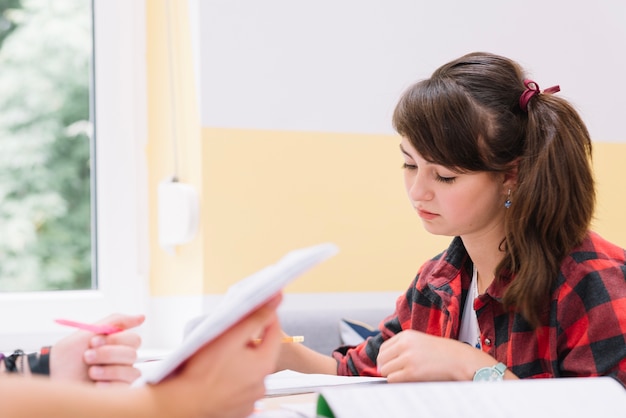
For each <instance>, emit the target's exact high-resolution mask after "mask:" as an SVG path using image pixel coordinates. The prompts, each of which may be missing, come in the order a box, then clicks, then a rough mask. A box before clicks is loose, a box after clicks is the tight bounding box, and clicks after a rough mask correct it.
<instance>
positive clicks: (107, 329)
mask: <svg viewBox="0 0 626 418" xmlns="http://www.w3.org/2000/svg"><path fill="white" fill-rule="evenodd" d="M54 322H56V323H57V324H61V325H67V326H68V327H74V328H78V329H83V330H85V331H91V332H95V333H96V334H104V335H108V334H115V333H116V332H120V331H123V329H122V328H119V327H115V326H113V325H98V324H85V323H82V322H76V321H70V320H69V319H55V320H54Z"/></svg>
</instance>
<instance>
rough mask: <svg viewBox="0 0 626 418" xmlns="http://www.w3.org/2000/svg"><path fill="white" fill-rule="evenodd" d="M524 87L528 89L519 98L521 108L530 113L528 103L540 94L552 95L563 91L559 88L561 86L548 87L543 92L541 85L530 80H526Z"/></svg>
mask: <svg viewBox="0 0 626 418" xmlns="http://www.w3.org/2000/svg"><path fill="white" fill-rule="evenodd" d="M524 86H525V87H526V90H524V92H523V93H522V95H521V96H520V97H519V107H521V108H522V110H523V111H524V112H527V111H528V102H529V101H530V99H532V98H533V97H534V96H535V95H537V94H539V93H550V94H551V93H557V92H559V91H561V87H559V86H552V87H548V88H547V89H545V90H544V91H541V90H540V89H539V85H538V84H537V83H535V82H534V81H532V80H528V79H526V80H524Z"/></svg>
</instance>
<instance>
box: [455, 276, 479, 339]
mask: <svg viewBox="0 0 626 418" xmlns="http://www.w3.org/2000/svg"><path fill="white" fill-rule="evenodd" d="M477 297H478V274H477V273H476V267H474V271H473V272H472V283H471V284H470V288H469V294H468V295H467V300H466V301H465V306H464V307H463V315H462V316H461V331H460V332H459V341H462V342H464V343H467V344H469V345H471V346H474V347H476V348H480V327H479V326H478V318H477V317H476V311H475V310H474V299H476V298H477Z"/></svg>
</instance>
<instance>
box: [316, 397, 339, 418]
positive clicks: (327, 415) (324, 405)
mask: <svg viewBox="0 0 626 418" xmlns="http://www.w3.org/2000/svg"><path fill="white" fill-rule="evenodd" d="M317 418H335V415H334V414H333V411H331V410H330V406H329V405H328V402H326V399H324V397H323V396H322V395H319V396H318V397H317Z"/></svg>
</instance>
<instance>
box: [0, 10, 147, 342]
mask: <svg viewBox="0 0 626 418" xmlns="http://www.w3.org/2000/svg"><path fill="white" fill-rule="evenodd" d="M85 2H86V3H89V1H88V0H85ZM5 3H10V2H5ZM23 3H24V4H27V3H28V6H29V7H35V6H37V5H41V7H43V6H44V5H52V4H54V5H55V7H60V6H59V4H60V2H56V1H55V2H50V1H35V0H30V1H26V0H23ZM0 4H2V3H1V2H0ZM93 15H94V19H93V22H94V50H95V59H94V74H95V76H94V81H93V87H94V91H95V94H94V96H93V97H94V104H95V106H94V110H93V111H92V116H93V118H94V119H95V146H94V148H93V149H92V154H91V157H92V158H95V161H96V163H95V173H94V174H95V176H94V179H95V181H94V182H93V183H92V188H93V190H92V192H93V193H94V199H93V200H92V202H94V204H95V206H94V208H93V209H95V210H94V211H93V213H94V215H95V216H94V217H93V221H94V222H95V225H96V228H92V230H93V231H96V233H95V234H94V235H93V238H91V237H90V239H89V240H90V241H91V242H93V249H94V251H95V252H96V254H97V260H98V262H97V263H95V264H93V268H94V269H95V271H94V276H95V277H97V281H93V284H96V283H97V286H96V285H92V282H91V274H89V279H88V280H86V281H85V279H84V278H85V275H84V274H83V275H82V276H83V279H82V280H83V281H82V284H80V285H78V286H77V287H78V288H79V289H83V290H63V291H29V292H13V293H0V318H5V319H4V320H2V325H1V326H0V351H10V350H13V349H15V348H22V349H25V350H28V349H36V348H38V347H39V346H40V345H42V344H46V343H51V342H53V341H54V340H56V338H58V337H59V336H60V335H62V334H65V333H66V332H67V331H66V330H61V329H59V326H58V325H56V324H54V323H53V321H52V320H53V319H54V318H56V317H69V318H74V319H79V320H86V321H89V320H95V319H98V318H99V317H102V316H105V315H107V314H109V313H111V312H128V313H135V312H145V304H144V302H145V295H146V294H147V292H146V291H145V287H146V286H145V277H144V276H145V271H144V268H145V265H146V263H145V262H144V259H145V258H146V256H145V253H146V251H147V242H146V239H145V237H146V236H147V232H146V231H147V224H146V223H147V220H146V219H147V215H146V208H145V205H146V197H145V162H144V161H143V160H142V157H143V152H142V149H143V146H144V142H145V135H146V129H145V34H144V31H145V22H144V19H145V11H144V2H143V1H132V2H128V1H124V0H95V1H94V2H93ZM57 21H58V22H57V24H58V23H59V22H60V23H62V22H63V19H57ZM25 49H29V48H25ZM31 65H33V66H38V65H42V66H43V64H42V63H38V62H33V63H31ZM42 94H44V93H43V92H42ZM79 101H80V100H79ZM81 129H83V130H84V129H85V124H82V126H80V124H79V125H77V126H75V131H73V132H70V134H71V133H75V132H80V131H81ZM83 151H84V150H83ZM5 152H6V151H5ZM26 156H27V154H26V153H23V157H24V158H25V157H26ZM9 157H11V156H9ZM13 157H14V158H19V157H20V155H17V154H15V155H13ZM3 158H4V157H3ZM37 204H42V203H41V202H38V203H37ZM43 204H45V203H43ZM0 219H1V218H0ZM63 245H65V243H63V242H59V246H63ZM58 256H60V255H59V254H57V257H58ZM0 262H2V261H1V260H0ZM85 283H87V284H85ZM61 287H65V286H61ZM70 287H71V286H70ZM75 287H76V286H75Z"/></svg>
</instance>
